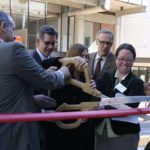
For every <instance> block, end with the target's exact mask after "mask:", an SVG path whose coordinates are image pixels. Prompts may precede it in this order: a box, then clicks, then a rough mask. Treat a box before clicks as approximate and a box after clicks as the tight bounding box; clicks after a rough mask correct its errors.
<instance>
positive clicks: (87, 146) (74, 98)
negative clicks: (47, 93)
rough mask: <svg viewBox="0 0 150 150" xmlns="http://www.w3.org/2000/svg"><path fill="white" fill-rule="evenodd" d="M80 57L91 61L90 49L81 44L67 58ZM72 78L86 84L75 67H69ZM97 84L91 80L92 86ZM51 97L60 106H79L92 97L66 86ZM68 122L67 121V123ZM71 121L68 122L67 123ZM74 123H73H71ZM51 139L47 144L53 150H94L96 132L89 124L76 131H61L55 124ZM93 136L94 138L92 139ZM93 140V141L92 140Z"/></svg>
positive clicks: (52, 92)
mask: <svg viewBox="0 0 150 150" xmlns="http://www.w3.org/2000/svg"><path fill="white" fill-rule="evenodd" d="M75 56H80V57H82V58H83V59H84V60H85V61H86V62H88V61H89V55H88V49H87V48H86V47H85V46H84V45H83V44H80V43H77V44H74V45H72V46H71V47H70V48H69V49H68V51H67V53H66V57H75ZM69 70H70V73H71V76H72V78H74V79H76V80H79V81H81V82H84V81H85V80H84V76H83V71H82V70H81V68H76V66H74V65H69ZM93 84H94V85H95V82H94V81H93V80H91V86H92V85H93ZM51 97H52V98H54V99H55V100H56V101H57V104H58V106H59V105H61V104H63V103H67V104H79V103H81V102H83V101H91V98H92V97H91V95H88V94H86V93H84V92H83V91H82V90H81V89H80V88H78V87H76V86H73V85H69V84H68V85H66V86H64V87H63V88H61V89H56V90H53V91H51ZM65 122H66V121H65ZM68 122H69V123H70V120H67V123H68ZM71 122H72V121H71ZM49 135H51V139H47V141H48V140H49V143H47V144H48V145H49V146H48V147H49V148H51V149H53V150H93V149H94V131H92V129H90V127H89V123H88V122H86V123H83V124H82V125H81V126H79V127H77V128H75V129H61V128H59V127H57V126H56V124H55V123H54V124H53V132H51V133H49ZM91 136H92V137H91ZM92 138H93V139H92Z"/></svg>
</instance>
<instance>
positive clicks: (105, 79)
mask: <svg viewBox="0 0 150 150" xmlns="http://www.w3.org/2000/svg"><path fill="white" fill-rule="evenodd" d="M115 72H116V70H114V71H112V70H111V71H108V72H105V74H103V76H101V77H99V78H98V79H97V80H96V85H97V89H98V90H100V91H101V92H102V93H103V94H105V95H107V96H109V97H114V96H115V95H116V93H120V91H118V90H117V89H115V90H114V86H115V80H116V79H115ZM121 84H122V85H124V86H125V87H126V88H127V90H125V91H124V92H123V93H122V94H124V95H127V96H138V95H145V93H144V82H143V81H142V80H141V79H140V78H138V77H136V76H135V75H133V73H132V72H130V73H129V74H128V75H127V76H126V78H125V79H124V80H123V81H122V82H121ZM129 106H130V107H133V108H136V107H137V106H138V103H134V104H129ZM107 108H108V109H109V108H110V107H107ZM110 120H111V119H110ZM101 121H102V120H101V119H100V120H99V122H101ZM111 126H112V129H113V131H114V132H115V133H116V134H119V135H120V134H126V133H139V131H140V126H139V124H133V123H129V122H122V121H115V120H111Z"/></svg>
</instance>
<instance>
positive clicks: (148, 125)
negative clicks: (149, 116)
mask: <svg viewBox="0 0 150 150" xmlns="http://www.w3.org/2000/svg"><path fill="white" fill-rule="evenodd" d="M140 125H141V133H140V142H139V148H138V150H144V147H145V146H146V144H147V143H148V142H149V141H150V121H140Z"/></svg>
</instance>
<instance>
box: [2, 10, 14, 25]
mask: <svg viewBox="0 0 150 150" xmlns="http://www.w3.org/2000/svg"><path fill="white" fill-rule="evenodd" d="M2 22H5V23H6V25H7V26H10V25H12V22H11V21H10V16H9V15H8V14H7V13H5V12H4V11H1V10H0V24H1V23H2Z"/></svg>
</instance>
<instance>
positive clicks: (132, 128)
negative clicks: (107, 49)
mask: <svg viewBox="0 0 150 150" xmlns="http://www.w3.org/2000/svg"><path fill="white" fill-rule="evenodd" d="M115 55H116V66H117V70H114V71H107V72H105V73H104V75H103V76H101V77H99V78H98V79H97V80H96V85H97V89H98V90H100V91H101V92H102V93H103V94H105V95H107V96H109V97H115V96H119V95H121V96H138V95H145V93H144V82H143V81H142V80H141V79H140V78H138V77H136V76H135V75H134V74H133V73H132V71H131V68H132V66H133V63H134V61H135V59H136V52H135V48H134V47H133V46H132V45H131V44H128V43H124V44H121V45H120V46H119V47H118V48H117V50H116V53H115ZM138 105H139V104H138V103H132V104H128V106H130V107H133V108H136V107H138ZM105 109H114V108H113V107H110V106H107V107H105ZM98 122H99V125H98V126H97V127H96V129H95V150H117V149H121V150H137V146H138V142H139V132H140V125H139V123H138V118H137V117H136V116H128V117H112V118H104V119H99V120H98Z"/></svg>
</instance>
